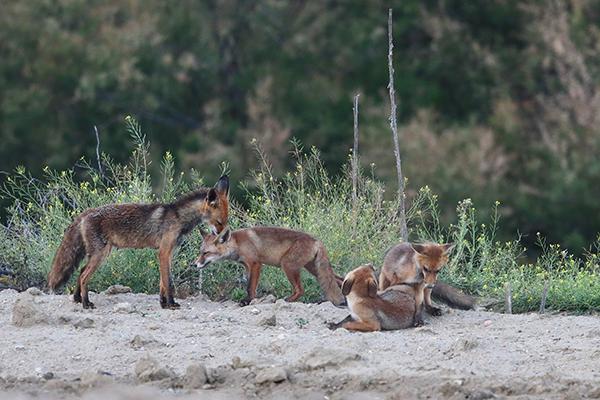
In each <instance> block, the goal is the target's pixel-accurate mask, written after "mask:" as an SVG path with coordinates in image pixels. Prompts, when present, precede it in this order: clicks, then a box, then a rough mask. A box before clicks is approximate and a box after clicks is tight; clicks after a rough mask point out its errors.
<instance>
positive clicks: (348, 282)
mask: <svg viewBox="0 0 600 400" xmlns="http://www.w3.org/2000/svg"><path fill="white" fill-rule="evenodd" d="M353 284H354V278H346V279H344V283H342V294H343V295H344V296H348V294H349V293H350V291H351V290H352V285H353Z"/></svg>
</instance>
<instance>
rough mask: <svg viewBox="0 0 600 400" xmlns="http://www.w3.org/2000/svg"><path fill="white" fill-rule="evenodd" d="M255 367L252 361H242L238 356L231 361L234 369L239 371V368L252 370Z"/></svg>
mask: <svg viewBox="0 0 600 400" xmlns="http://www.w3.org/2000/svg"><path fill="white" fill-rule="evenodd" d="M252 366H254V364H253V363H252V362H250V361H242V359H241V358H239V357H238V356H234V357H233V358H232V359H231V367H232V368H233V369H239V368H250V367H252Z"/></svg>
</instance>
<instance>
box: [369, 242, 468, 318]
mask: <svg viewBox="0 0 600 400" xmlns="http://www.w3.org/2000/svg"><path fill="white" fill-rule="evenodd" d="M452 246H453V245H451V244H448V243H447V244H436V243H424V244H410V243H400V244H398V245H396V246H394V247H392V248H391V249H389V250H388V252H387V253H386V255H385V258H384V260H383V267H382V268H381V273H380V276H379V290H384V289H386V288H388V287H389V286H393V285H399V284H404V285H407V286H410V287H412V290H413V291H414V296H415V301H416V314H415V323H416V324H417V325H419V324H422V323H423V315H422V313H423V308H425V310H426V311H427V312H428V313H430V314H432V315H441V312H442V311H441V309H440V308H439V307H436V306H434V305H433V303H432V301H431V294H432V292H433V294H434V295H436V296H438V297H440V298H442V299H443V300H445V301H447V302H449V303H450V305H452V306H456V307H458V308H472V307H473V305H474V299H473V298H472V297H471V296H467V295H465V294H463V293H461V292H459V291H458V290H456V289H455V288H453V287H451V286H450V285H446V284H443V283H441V282H440V283H438V282H437V275H438V273H439V272H440V270H441V269H442V268H443V267H444V265H446V263H447V262H448V253H449V252H450V250H451V248H452Z"/></svg>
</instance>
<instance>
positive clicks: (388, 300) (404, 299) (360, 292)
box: [329, 264, 416, 332]
mask: <svg viewBox="0 0 600 400" xmlns="http://www.w3.org/2000/svg"><path fill="white" fill-rule="evenodd" d="M342 293H343V294H344V295H345V296H346V300H347V302H348V308H349V309H350V317H348V318H346V319H344V320H343V321H341V322H340V323H337V324H330V325H329V327H330V329H336V328H339V327H340V326H341V327H342V328H346V329H348V330H350V331H361V332H372V331H379V330H395V329H405V328H410V327H411V326H413V325H414V315H415V309H416V305H415V299H414V297H413V294H412V289H411V288H410V287H408V286H405V285H398V286H390V287H388V288H387V289H386V290H384V291H381V292H377V279H376V277H375V269H374V268H373V265H371V264H365V265H361V266H360V267H358V268H356V269H354V270H352V271H350V272H349V273H348V274H347V275H346V278H345V279H344V282H343V284H342Z"/></svg>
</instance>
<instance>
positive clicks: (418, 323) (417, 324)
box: [413, 319, 425, 327]
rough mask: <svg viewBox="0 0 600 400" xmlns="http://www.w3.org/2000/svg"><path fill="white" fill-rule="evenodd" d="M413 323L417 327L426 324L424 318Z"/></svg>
mask: <svg viewBox="0 0 600 400" xmlns="http://www.w3.org/2000/svg"><path fill="white" fill-rule="evenodd" d="M413 325H414V326H415V327H419V326H423V325H425V321H423V320H422V319H417V320H416V321H415V323H414V324H413Z"/></svg>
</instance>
